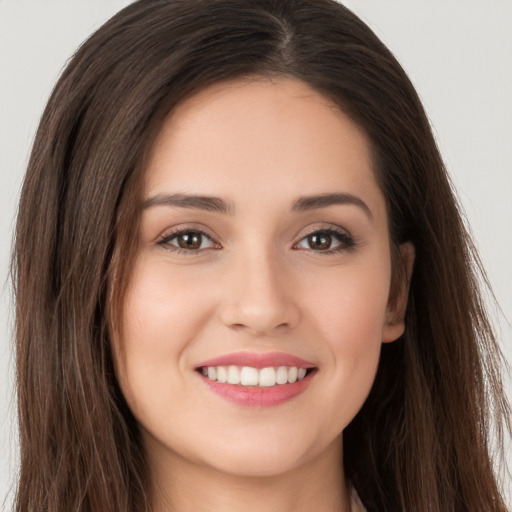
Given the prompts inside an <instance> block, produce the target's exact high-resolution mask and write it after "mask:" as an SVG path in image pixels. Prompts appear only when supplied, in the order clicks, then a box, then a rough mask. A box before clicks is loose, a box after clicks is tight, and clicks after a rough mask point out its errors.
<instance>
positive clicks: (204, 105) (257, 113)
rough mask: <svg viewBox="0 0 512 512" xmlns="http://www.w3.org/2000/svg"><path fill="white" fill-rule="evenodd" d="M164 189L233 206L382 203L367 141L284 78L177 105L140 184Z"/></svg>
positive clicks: (218, 90) (217, 88)
mask: <svg viewBox="0 0 512 512" xmlns="http://www.w3.org/2000/svg"><path fill="white" fill-rule="evenodd" d="M169 188H170V189H172V190H166V191H167V192H173V193H189V192H194V193H204V194H208V195H216V196H219V197H225V196H233V199H234V200H236V199H237V197H236V196H239V197H240V198H243V197H245V198H251V197H253V196H254V194H258V193H261V194H264V195H265V197H274V198H275V199H276V200H279V199H282V200H285V198H286V197H288V196H289V197H290V198H291V197H292V196H298V195H304V194H305V193H307V194H322V193H326V192H329V191H332V190H336V191H340V192H348V193H353V194H356V195H363V196H365V197H366V198H369V199H377V200H379V201H382V200H383V198H382V197H378V196H379V195H380V196H381V193H380V189H379V188H378V186H377V183H376V181H375V177H374V172H373V168H372V162H371V154H370V145H369V142H368V140H367V137H366V135H365V133H364V132H363V131H362V130H361V129H360V128H359V127H358V126H357V125H356V124H355V123H354V122H352V121H351V120H350V118H349V117H348V116H347V115H346V114H344V113H343V112H342V111H341V110H340V109H339V108H338V107H337V106H335V105H334V104H333V103H332V102H330V101H329V100H328V99H327V98H326V97H324V96H322V95H321V94H319V93H318V92H317V91H315V90H314V89H313V88H311V87H310V86H309V85H308V84H306V83H304V82H302V81H299V80H295V79H289V78H283V79H274V80H270V79H264V78H260V79H251V80H236V81H229V82H224V83H219V84H215V85H213V86H210V87H208V88H206V89H204V90H202V91H201V92H199V93H197V94H196V95H194V96H192V97H190V98H188V99H187V100H185V101H184V102H182V103H181V104H179V105H178V106H177V107H176V108H175V109H174V110H173V112H172V113H171V114H170V115H169V116H168V118H167V119H166V121H165V122H164V124H163V126H162V129H161V131H160V133H159V135H158V137H157V139H156V141H155V144H154V146H153V148H152V151H151V152H150V158H149V160H148V166H147V168H146V176H145V194H146V196H151V195H154V194H157V193H160V192H162V189H169ZM369 196H370V197H369ZM230 198H231V197H228V199H230ZM261 199H263V198H261Z"/></svg>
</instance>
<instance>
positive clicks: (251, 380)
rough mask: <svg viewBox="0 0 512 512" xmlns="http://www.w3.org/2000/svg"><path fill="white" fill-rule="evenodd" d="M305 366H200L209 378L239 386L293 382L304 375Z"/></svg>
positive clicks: (270, 385) (263, 385)
mask: <svg viewBox="0 0 512 512" xmlns="http://www.w3.org/2000/svg"><path fill="white" fill-rule="evenodd" d="M306 372H307V370H306V368H297V367H296V366H279V367H278V368H273V367H268V368H261V369H258V368H252V367H251V366H242V367H240V366H234V365H231V366H211V367H208V368H206V367H203V368H201V373H202V374H203V375H204V376H205V377H208V378H209V379H210V380H216V381H217V382H221V383H226V382H227V383H228V384H238V385H241V386H259V387H272V386H275V385H276V384H279V385H282V384H287V383H289V384H293V383H294V382H297V381H298V380H302V379H303V378H304V377H305V376H306Z"/></svg>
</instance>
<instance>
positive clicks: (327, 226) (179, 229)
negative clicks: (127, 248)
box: [156, 222, 354, 247]
mask: <svg viewBox="0 0 512 512" xmlns="http://www.w3.org/2000/svg"><path fill="white" fill-rule="evenodd" d="M187 231H197V232H198V233H201V234H202V235H204V236H206V237H207V238H209V239H210V240H211V241H212V242H213V243H214V244H216V245H219V246H222V244H221V243H220V242H219V237H218V236H217V235H216V234H215V233H214V232H213V230H211V229H210V228H208V227H207V226H205V225H198V224H196V223H190V224H183V225H179V226H176V227H173V228H170V229H167V230H165V231H163V232H162V233H161V234H160V235H158V237H157V239H156V242H157V243H161V242H163V241H166V240H167V241H168V240H171V239H172V238H174V237H176V236H179V235H180V234H181V233H186V232H187ZM322 231H328V232H333V233H339V234H340V235H344V236H346V237H350V238H352V239H353V238H354V237H353V235H352V234H351V233H350V231H348V230H347V229H346V228H343V227H341V226H339V225H336V224H332V223H329V222H322V223H318V224H316V225H313V226H311V225H310V226H309V227H306V228H302V229H301V230H300V231H299V232H298V233H297V234H296V235H295V236H294V237H293V242H292V243H291V246H292V247H293V246H295V245H296V244H298V243H299V242H300V241H302V240H303V239H304V238H306V237H308V236H310V235H312V234H313V233H317V232H322Z"/></svg>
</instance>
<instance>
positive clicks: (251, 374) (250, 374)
mask: <svg viewBox="0 0 512 512" xmlns="http://www.w3.org/2000/svg"><path fill="white" fill-rule="evenodd" d="M217 368H218V367H217ZM258 377H259V375H258V370H257V369H256V368H251V367H250V366H244V367H243V368H242V371H241V372H240V384H242V386H257V385H258Z"/></svg>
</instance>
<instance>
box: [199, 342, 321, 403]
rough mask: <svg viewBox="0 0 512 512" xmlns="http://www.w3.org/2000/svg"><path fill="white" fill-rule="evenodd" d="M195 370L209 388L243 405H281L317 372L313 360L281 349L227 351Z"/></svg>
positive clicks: (293, 395) (300, 390)
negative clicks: (261, 351) (268, 350)
mask: <svg viewBox="0 0 512 512" xmlns="http://www.w3.org/2000/svg"><path fill="white" fill-rule="evenodd" d="M195 370H196V373H197V374H198V375H199V376H200V378H201V380H202V381H203V383H204V384H206V386H207V388H208V389H209V390H210V391H213V393H215V394H217V395H219V396H220V397H222V398H224V399H226V400H228V401H230V402H234V403H236V404H237V405H240V406H244V407H269V406H276V405H280V404H283V403H284V402H287V401H289V400H291V399H292V398H294V397H296V396H298V395H300V394H301V393H303V392H304V391H305V390H306V389H307V387H308V386H309V384H310V383H311V381H312V379H313V378H314V376H315V375H316V373H317V372H318V368H317V366H316V365H315V364H314V363H312V362H310V361H306V360H304V359H301V358H298V357H295V356H292V355H289V354H284V353H281V352H271V353H265V354H257V353H248V352H244V353H241V352H239V353H233V354H227V355H224V356H221V357H218V358H215V359H211V360H209V361H204V362H202V363H200V364H199V365H197V366H196V367H195Z"/></svg>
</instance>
